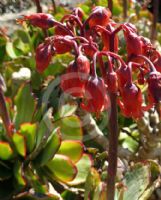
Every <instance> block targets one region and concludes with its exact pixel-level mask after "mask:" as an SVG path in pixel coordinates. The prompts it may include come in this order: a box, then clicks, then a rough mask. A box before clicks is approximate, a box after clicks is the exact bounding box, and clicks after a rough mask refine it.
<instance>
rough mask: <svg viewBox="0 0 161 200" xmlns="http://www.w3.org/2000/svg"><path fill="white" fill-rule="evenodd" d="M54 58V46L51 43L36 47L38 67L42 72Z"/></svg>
mask: <svg viewBox="0 0 161 200" xmlns="http://www.w3.org/2000/svg"><path fill="white" fill-rule="evenodd" d="M51 59H52V48H51V45H50V44H49V43H42V44H40V45H39V46H38V47H37V48H36V69H37V71H38V72H40V73H42V72H43V71H44V70H45V69H46V68H47V67H48V65H49V63H50V61H51Z"/></svg>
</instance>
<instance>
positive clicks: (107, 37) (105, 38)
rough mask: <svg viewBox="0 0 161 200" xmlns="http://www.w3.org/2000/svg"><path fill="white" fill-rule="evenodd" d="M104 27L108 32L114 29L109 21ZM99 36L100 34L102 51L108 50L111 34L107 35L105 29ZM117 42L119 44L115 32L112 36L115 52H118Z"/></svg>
mask: <svg viewBox="0 0 161 200" xmlns="http://www.w3.org/2000/svg"><path fill="white" fill-rule="evenodd" d="M106 29H107V30H108V31H109V32H112V31H114V26H113V24H112V23H109V24H108V25H107V27H106ZM101 36H102V42H103V51H110V38H111V35H109V34H108V33H107V32H106V31H103V32H102V34H101ZM118 44H119V40H118V36H117V34H115V37H114V52H115V53H117V52H118Z"/></svg>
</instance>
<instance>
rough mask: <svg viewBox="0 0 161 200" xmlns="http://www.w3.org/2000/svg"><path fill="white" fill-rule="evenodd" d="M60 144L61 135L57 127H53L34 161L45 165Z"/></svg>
mask: <svg viewBox="0 0 161 200" xmlns="http://www.w3.org/2000/svg"><path fill="white" fill-rule="evenodd" d="M60 144H61V135H60V131H59V129H55V130H54V131H53V132H52V133H51V135H50V137H49V138H48V140H47V143H46V145H45V146H44V148H43V149H42V151H41V152H40V154H39V155H38V157H37V158H36V160H35V163H36V164H38V165H39V166H42V165H45V164H46V163H47V162H48V161H49V160H50V159H52V158H53V157H54V155H55V154H56V152H57V151H58V149H59V147H60Z"/></svg>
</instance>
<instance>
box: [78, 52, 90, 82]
mask: <svg viewBox="0 0 161 200" xmlns="http://www.w3.org/2000/svg"><path fill="white" fill-rule="evenodd" d="M76 65H77V68H78V75H79V77H80V79H81V80H85V81H86V79H87V77H88V75H89V73H90V61H89V60H88V58H87V57H86V56H83V55H79V56H78V57H77V59H76Z"/></svg>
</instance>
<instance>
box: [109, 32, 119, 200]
mask: <svg viewBox="0 0 161 200" xmlns="http://www.w3.org/2000/svg"><path fill="white" fill-rule="evenodd" d="M114 38H115V35H114V34H112V35H111V37H110V51H112V52H114ZM109 96H110V101H111V102H110V103H111V113H110V118H109V122H108V125H109V149H108V169H107V199H108V200H114V196H115V177H116V172H117V154H118V135H119V134H118V133H119V132H118V116H117V93H116V92H110V93H109Z"/></svg>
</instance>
